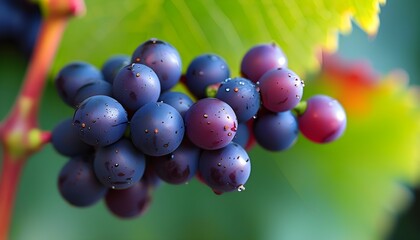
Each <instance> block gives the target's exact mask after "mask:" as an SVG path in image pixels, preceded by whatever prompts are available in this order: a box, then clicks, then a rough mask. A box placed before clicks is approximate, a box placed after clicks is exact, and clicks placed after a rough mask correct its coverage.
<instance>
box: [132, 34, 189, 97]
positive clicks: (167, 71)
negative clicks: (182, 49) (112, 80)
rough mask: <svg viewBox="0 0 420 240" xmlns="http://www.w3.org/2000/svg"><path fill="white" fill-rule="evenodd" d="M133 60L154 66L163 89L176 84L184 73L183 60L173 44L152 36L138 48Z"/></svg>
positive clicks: (165, 89)
mask: <svg viewBox="0 0 420 240" xmlns="http://www.w3.org/2000/svg"><path fill="white" fill-rule="evenodd" d="M131 62H133V63H141V64H144V65H147V66H148V67H150V68H152V69H153V71H154V72H155V73H156V74H157V76H158V77H159V80H160V87H161V91H162V92H164V91H167V90H169V89H171V88H172V87H173V86H175V85H176V84H177V83H178V81H179V79H180V77H181V73H182V62H181V57H180V56H179V53H178V51H177V50H176V48H175V47H173V46H172V45H171V44H169V43H167V42H165V41H162V40H159V39H156V38H152V39H150V40H148V41H146V42H144V43H142V44H141V45H140V46H138V47H137V48H136V50H135V51H134V53H133V55H132V57H131Z"/></svg>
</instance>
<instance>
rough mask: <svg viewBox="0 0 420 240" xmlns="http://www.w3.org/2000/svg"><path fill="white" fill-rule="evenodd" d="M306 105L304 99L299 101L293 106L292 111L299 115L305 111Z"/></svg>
mask: <svg viewBox="0 0 420 240" xmlns="http://www.w3.org/2000/svg"><path fill="white" fill-rule="evenodd" d="M307 105H308V104H307V102H306V101H300V102H299V103H298V105H296V107H294V108H293V112H295V114H296V115H297V116H301V115H302V114H303V113H304V112H305V110H306V107H307Z"/></svg>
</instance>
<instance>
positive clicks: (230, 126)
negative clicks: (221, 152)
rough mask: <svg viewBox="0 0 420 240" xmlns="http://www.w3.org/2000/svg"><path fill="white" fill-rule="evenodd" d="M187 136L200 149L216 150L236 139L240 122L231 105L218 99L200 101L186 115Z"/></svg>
mask: <svg viewBox="0 0 420 240" xmlns="http://www.w3.org/2000/svg"><path fill="white" fill-rule="evenodd" d="M185 125H186V134H187V136H188V138H189V139H190V141H191V142H192V143H194V144H195V145H197V146H198V147H200V148H203V149H207V150H214V149H219V148H222V147H224V146H226V145H228V144H229V143H230V142H231V141H232V139H233V138H234V137H235V134H236V128H237V127H238V121H237V119H236V115H235V112H234V111H233V109H232V108H231V107H230V106H229V104H227V103H225V102H223V101H222V100H219V99H217V98H203V99H200V100H198V101H197V102H196V103H194V105H192V106H191V107H190V109H189V110H188V111H187V112H186V114H185Z"/></svg>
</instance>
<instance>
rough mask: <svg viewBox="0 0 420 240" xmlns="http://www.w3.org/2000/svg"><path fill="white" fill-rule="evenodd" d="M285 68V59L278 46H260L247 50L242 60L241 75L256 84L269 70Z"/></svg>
mask: <svg viewBox="0 0 420 240" xmlns="http://www.w3.org/2000/svg"><path fill="white" fill-rule="evenodd" d="M285 67H287V58H286V55H285V54H284V53H283V51H282V50H281V49H280V47H279V46H278V45H276V44H274V43H272V44H260V45H256V46H254V47H252V48H251V49H249V50H248V52H247V53H246V54H245V56H244V57H243V58H242V62H241V74H242V76H243V77H245V78H247V79H250V80H251V81H253V82H254V83H256V82H258V81H259V79H260V78H261V76H262V75H264V73H266V72H268V71H269V70H271V69H274V68H285Z"/></svg>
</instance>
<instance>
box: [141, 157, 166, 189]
mask: <svg viewBox="0 0 420 240" xmlns="http://www.w3.org/2000/svg"><path fill="white" fill-rule="evenodd" d="M153 158H154V157H152V156H147V155H146V169H145V170H144V174H143V177H142V178H141V181H143V182H145V183H146V184H147V185H148V186H150V187H151V188H156V187H158V186H159V185H160V183H161V182H162V179H160V177H159V176H158V175H157V173H156V170H155V163H156V162H155V161H153Z"/></svg>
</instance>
